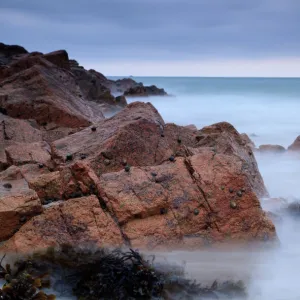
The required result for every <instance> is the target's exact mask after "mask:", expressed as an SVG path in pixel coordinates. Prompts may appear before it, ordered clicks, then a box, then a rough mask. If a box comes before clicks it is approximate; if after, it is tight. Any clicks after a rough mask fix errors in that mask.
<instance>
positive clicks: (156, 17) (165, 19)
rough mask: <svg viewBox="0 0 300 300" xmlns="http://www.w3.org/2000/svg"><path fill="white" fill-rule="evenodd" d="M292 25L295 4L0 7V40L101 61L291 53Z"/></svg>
mask: <svg viewBox="0 0 300 300" xmlns="http://www.w3.org/2000/svg"><path fill="white" fill-rule="evenodd" d="M299 28H300V1H299V0H252V1H241V0H226V1H225V0H89V1H87V0H76V1H74V0H63V1H61V0H52V1H40V0H39V1H37V0H27V1H22V0H1V3H0V33H1V35H0V37H1V38H2V39H3V40H4V42H10V43H19V44H22V45H24V46H26V47H27V48H29V50H36V49H37V50H42V51H50V50H53V49H56V48H67V50H68V51H69V52H70V53H71V55H72V56H75V57H83V56H84V55H88V56H90V57H91V58H93V57H94V58H97V57H98V58H101V60H104V59H107V60H110V59H112V60H113V59H128V58H130V59H141V60H143V59H156V60H159V59H164V60H166V59H172V60H179V59H194V58H203V57H217V58H226V57H241V58H243V57H270V56H271V57H278V56H280V57H282V56H298V54H299V52H300V30H299Z"/></svg>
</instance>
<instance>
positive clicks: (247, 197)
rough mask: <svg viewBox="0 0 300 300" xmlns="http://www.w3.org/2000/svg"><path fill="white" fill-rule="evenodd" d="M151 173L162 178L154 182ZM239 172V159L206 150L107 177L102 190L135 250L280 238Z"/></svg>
mask: <svg viewBox="0 0 300 300" xmlns="http://www.w3.org/2000/svg"><path fill="white" fill-rule="evenodd" d="M213 157H214V158H213ZM151 172H155V173H157V174H159V175H158V176H157V177H156V179H155V181H153V179H152V176H151ZM239 172H240V165H239V159H238V158H235V157H233V156H232V157H231V156H227V155H225V154H216V155H215V156H214V153H212V152H211V151H209V150H206V151H204V152H203V153H201V154H196V155H194V156H192V157H190V158H178V159H177V160H176V162H175V163H165V164H162V165H159V166H156V167H139V168H136V167H132V168H131V171H130V176H128V175H127V174H126V173H125V172H118V173H108V174H103V175H102V176H101V178H100V183H99V185H98V186H99V187H100V190H101V191H100V195H101V197H102V199H103V200H104V201H105V202H106V205H107V208H108V210H110V211H112V212H114V214H115V216H116V218H117V220H118V222H119V223H120V225H121V228H122V230H123V231H124V234H125V235H126V236H127V237H128V239H129V241H130V243H131V245H132V246H133V247H138V248H146V249H160V248H164V247H172V246H175V245H176V247H182V248H184V247H187V248H199V247H202V246H204V245H205V243H206V242H207V241H206V239H208V240H209V241H210V243H211V244H218V243H223V242H224V241H225V240H227V241H228V239H230V240H231V241H232V242H238V243H242V244H243V243H247V242H249V241H254V240H257V241H262V240H264V238H265V236H266V235H267V236H268V237H269V239H270V240H272V239H276V233H275V227H274V225H273V224H272V222H271V221H270V220H269V219H268V218H267V217H266V215H265V213H264V212H263V211H262V209H261V207H260V203H259V200H258V198H257V197H256V195H255V193H254V192H253V191H252V189H251V185H250V184H249V181H248V179H247V178H246V177H244V176H240V175H239V174H240V173H239ZM222 185H224V190H221V189H220V186H222ZM229 186H232V187H234V189H235V190H242V189H245V187H246V189H245V192H244V193H243V196H242V197H239V196H237V195H232V194H231V193H229V192H228V189H229ZM233 201H234V202H235V204H236V205H235V207H234V208H235V209H232V208H231V202H233ZM162 210H163V211H164V213H163V214H162V213H161V212H162ZM195 212H196V213H195Z"/></svg>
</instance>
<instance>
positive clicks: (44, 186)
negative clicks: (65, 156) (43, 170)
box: [28, 169, 77, 203]
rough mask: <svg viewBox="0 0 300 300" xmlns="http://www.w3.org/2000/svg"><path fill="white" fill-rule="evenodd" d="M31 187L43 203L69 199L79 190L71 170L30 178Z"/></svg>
mask: <svg viewBox="0 0 300 300" xmlns="http://www.w3.org/2000/svg"><path fill="white" fill-rule="evenodd" d="M28 184H29V187H30V188H31V189H33V190H35V191H36V193H37V194H38V196H39V198H40V199H41V200H42V202H43V203H46V202H48V201H49V199H50V200H51V201H57V200H61V199H67V198H69V196H70V195H71V194H73V193H75V192H76V191H77V187H76V183H74V182H73V181H72V174H71V172H70V170H68V169H65V170H63V171H61V172H59V171H56V172H51V173H48V174H44V175H40V176H38V177H34V178H32V179H29V180H28Z"/></svg>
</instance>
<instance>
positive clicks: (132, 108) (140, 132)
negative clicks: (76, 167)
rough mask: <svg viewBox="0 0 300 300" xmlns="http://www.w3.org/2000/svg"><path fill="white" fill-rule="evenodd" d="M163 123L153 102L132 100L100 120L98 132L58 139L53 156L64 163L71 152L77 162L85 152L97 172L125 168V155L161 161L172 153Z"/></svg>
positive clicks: (147, 161)
mask: <svg viewBox="0 0 300 300" xmlns="http://www.w3.org/2000/svg"><path fill="white" fill-rule="evenodd" d="M163 126H164V121H163V120H162V118H161V116H160V115H159V114H158V112H157V110H156V109H155V108H154V107H153V106H152V105H151V104H149V103H148V104H145V103H138V102H137V103H131V104H130V105H128V106H127V107H126V108H125V109H124V110H123V111H121V112H120V113H118V114H117V115H115V116H114V117H112V118H110V119H107V120H104V121H103V122H99V123H97V134H95V133H94V132H92V131H91V129H90V128H87V129H84V130H82V131H80V132H77V133H75V134H73V135H70V136H68V137H66V138H64V139H61V140H58V141H55V142H54V143H53V144H52V150H53V156H54V157H55V158H56V159H57V161H59V163H63V162H64V161H65V157H66V155H67V154H68V153H71V154H73V161H74V162H76V161H78V160H79V159H80V157H79V154H80V153H82V152H84V153H86V154H87V156H88V157H87V159H86V160H87V161H88V162H89V163H90V165H91V167H92V168H93V170H94V171H95V172H96V173H97V174H101V173H102V172H108V171H112V170H113V171H116V170H121V169H123V165H122V162H123V159H126V160H127V164H129V165H137V164H139V165H154V164H158V163H161V162H162V161H163V160H165V159H168V157H169V156H170V155H171V154H172V153H171V151H172V150H171V149H169V150H168V147H169V146H168V144H167V142H166V141H164V142H162V143H161V136H160V133H161V130H163ZM175 142H176V141H175ZM176 143H177V142H176ZM83 149H86V150H87V151H85V150H83ZM166 150H167V153H165V152H166ZM105 153H109V157H107V155H103V154H105ZM105 159H109V160H110V164H109V166H106V165H105V164H104V160H105Z"/></svg>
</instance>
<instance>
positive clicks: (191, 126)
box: [184, 124, 198, 131]
mask: <svg viewBox="0 0 300 300" xmlns="http://www.w3.org/2000/svg"><path fill="white" fill-rule="evenodd" d="M184 127H185V128H187V129H191V130H195V131H196V130H198V128H197V127H196V125H194V124H190V125H186V126H184Z"/></svg>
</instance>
